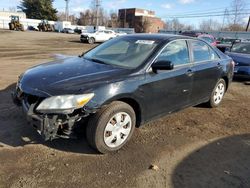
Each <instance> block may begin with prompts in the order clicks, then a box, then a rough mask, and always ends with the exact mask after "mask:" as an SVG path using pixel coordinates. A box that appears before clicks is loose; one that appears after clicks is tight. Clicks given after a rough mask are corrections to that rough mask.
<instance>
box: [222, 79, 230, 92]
mask: <svg viewBox="0 0 250 188" xmlns="http://www.w3.org/2000/svg"><path fill="white" fill-rule="evenodd" d="M221 78H222V79H223V80H225V82H226V91H227V89H228V85H229V79H228V77H227V76H222V77H221Z"/></svg>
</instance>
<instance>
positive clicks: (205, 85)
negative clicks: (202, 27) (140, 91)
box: [188, 40, 222, 104]
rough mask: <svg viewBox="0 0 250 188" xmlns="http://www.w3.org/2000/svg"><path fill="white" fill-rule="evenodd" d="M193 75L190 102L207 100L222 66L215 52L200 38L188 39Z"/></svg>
mask: <svg viewBox="0 0 250 188" xmlns="http://www.w3.org/2000/svg"><path fill="white" fill-rule="evenodd" d="M188 43H189V46H190V51H191V53H190V54H191V60H192V64H193V66H192V71H193V73H194V75H193V79H194V80H193V89H192V94H191V97H190V100H191V102H193V103H194V104H195V103H199V102H204V100H207V99H208V98H209V96H210V95H211V92H212V91H213V88H214V87H215V84H216V83H217V81H218V79H219V77H220V75H221V72H222V66H221V64H220V61H221V60H220V58H219V56H218V55H217V53H216V52H215V51H214V50H213V49H212V48H211V47H210V46H209V45H207V44H206V43H205V42H203V41H200V40H188Z"/></svg>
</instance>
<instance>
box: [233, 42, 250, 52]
mask: <svg viewBox="0 0 250 188" xmlns="http://www.w3.org/2000/svg"><path fill="white" fill-rule="evenodd" d="M231 52H234V53H243V54H250V43H235V44H234V45H233V46H232V49H231Z"/></svg>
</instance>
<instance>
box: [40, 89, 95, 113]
mask: <svg viewBox="0 0 250 188" xmlns="http://www.w3.org/2000/svg"><path fill="white" fill-rule="evenodd" d="M93 97H94V93H89V94H83V95H61V96H53V97H49V98H47V99H44V100H43V101H42V102H41V103H40V104H39V105H38V107H37V108H36V110H37V111H39V112H42V113H46V112H47V113H72V112H73V111H74V110H75V109H79V108H81V107H83V106H84V105H85V104H87V103H88V102H89V101H90V100H91V99H92V98H93Z"/></svg>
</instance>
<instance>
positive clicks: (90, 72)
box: [19, 57, 130, 97]
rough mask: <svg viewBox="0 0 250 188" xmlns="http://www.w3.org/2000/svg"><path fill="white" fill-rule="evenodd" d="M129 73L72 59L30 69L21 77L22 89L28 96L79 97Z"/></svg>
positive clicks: (79, 59)
mask: <svg viewBox="0 0 250 188" xmlns="http://www.w3.org/2000/svg"><path fill="white" fill-rule="evenodd" d="M129 72H130V71H129V70H128V69H122V68H119V67H114V66H111V65H106V64H100V63H96V62H93V61H89V60H86V59H84V58H79V57H70V58H65V59H60V60H57V61H54V62H50V63H45V64H41V65H38V66H35V67H33V68H30V69H28V70H27V71H26V72H25V73H24V74H23V75H22V76H21V78H20V80H19V87H20V89H21V90H22V91H23V92H25V93H28V94H32V95H37V96H40V97H47V96H53V95H63V94H77V93H83V92H86V91H87V90H91V88H92V87H93V85H96V84H100V85H101V84H105V83H108V82H111V81H114V79H115V78H117V79H120V78H122V77H124V74H128V73H129Z"/></svg>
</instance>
